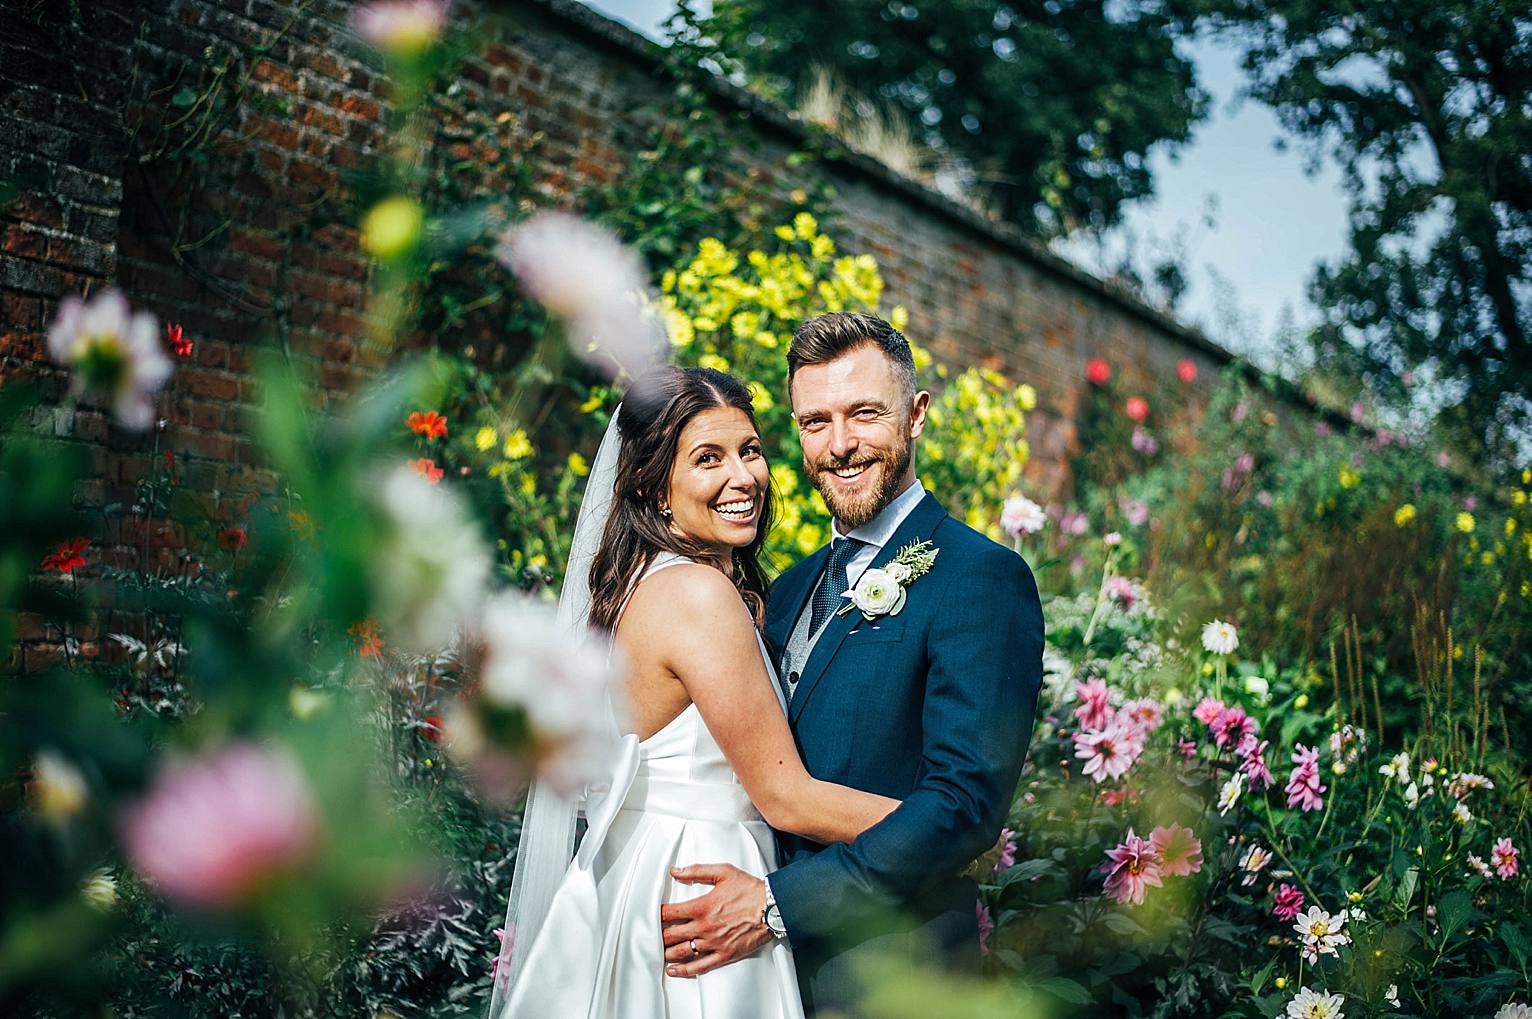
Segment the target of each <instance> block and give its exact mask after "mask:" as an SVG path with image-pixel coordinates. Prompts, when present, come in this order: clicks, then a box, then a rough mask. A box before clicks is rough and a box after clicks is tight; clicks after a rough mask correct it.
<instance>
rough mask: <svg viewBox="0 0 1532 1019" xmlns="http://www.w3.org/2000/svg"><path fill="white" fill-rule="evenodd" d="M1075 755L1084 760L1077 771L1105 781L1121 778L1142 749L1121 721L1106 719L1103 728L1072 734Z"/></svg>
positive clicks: (1142, 746) (1130, 730)
mask: <svg viewBox="0 0 1532 1019" xmlns="http://www.w3.org/2000/svg"><path fill="white" fill-rule="evenodd" d="M1074 743H1075V756H1076V757H1078V758H1080V759H1081V760H1083V761H1085V767H1084V768H1082V769H1081V774H1083V775H1088V776H1090V777H1091V778H1094V779H1095V780H1096V781H1097V782H1106V781H1109V780H1112V779H1118V778H1121V777H1122V776H1123V775H1125V774H1127V772H1128V769H1129V768H1131V767H1133V763H1134V762H1135V761H1137V760H1138V755H1139V754H1141V753H1143V752H1144V744H1143V742H1142V740H1141V738H1140V736H1139V734H1138V733H1137V732H1135V731H1134V730H1133V729H1131V728H1129V727H1128V726H1126V725H1124V724H1123V723H1121V722H1110V723H1108V724H1107V726H1106V728H1104V729H1097V730H1088V731H1086V732H1077V733H1075V734H1074Z"/></svg>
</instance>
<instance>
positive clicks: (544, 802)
mask: <svg viewBox="0 0 1532 1019" xmlns="http://www.w3.org/2000/svg"><path fill="white" fill-rule="evenodd" d="M621 414H622V408H621V407H618V408H617V411H616V412H615V413H613V415H612V420H611V422H610V423H609V424H608V425H607V427H606V434H605V435H604V436H602V439H601V448H600V449H599V450H598V451H597V453H596V461H595V463H594V464H592V465H591V470H590V480H589V481H587V482H586V485H585V498H584V500H583V501H582V502H581V503H580V513H579V516H578V517H577V518H576V519H575V532H574V538H573V540H572V541H571V543H570V547H569V564H568V567H567V568H566V569H565V571H564V586H563V589H562V590H561V592H560V593H559V607H558V625H559V627H560V629H561V630H563V631H565V632H568V633H570V634H571V635H572V636H571V641H574V640H577V639H578V637H576V636H573V635H575V634H578V633H579V632H580V631H582V630H583V628H584V627H585V626H586V625H587V622H588V620H589V618H590V567H591V563H592V562H593V561H594V560H595V558H596V550H597V548H598V547H599V546H600V544H601V535H602V532H603V531H604V530H605V528H606V518H607V516H608V515H609V514H610V513H611V510H612V499H613V496H614V491H615V488H616V482H617V453H618V450H619V448H620V447H621V445H622V436H621V434H620V432H619V430H618V424H617V422H618V418H619V416H620V415H621ZM610 708H611V706H610V704H608V705H607V709H608V714H609V715H610V713H611V711H610ZM611 734H612V739H613V741H614V742H615V741H617V740H618V738H619V736H618V732H617V727H616V724H615V720H614V723H613V726H612V733H611ZM582 800H583V798H582V797H570V796H564V795H562V794H560V793H559V792H558V790H556V789H555V788H554V787H553V786H551V785H550V784H548V783H547V782H544V781H542V780H541V779H536V780H534V781H533V782H532V787H531V789H530V790H529V791H528V793H527V805H526V810H525V811H524V812H523V814H522V821H521V839H520V842H519V844H518V847H517V851H516V868H515V870H514V871H513V872H512V874H511V895H510V902H509V904H508V906H507V907H506V913H505V937H504V940H503V942H502V943H501V946H500V957H499V961H498V962H497V963H496V965H495V979H494V990H493V992H492V993H491V995H490V1005H489V1019H496V1017H498V1016H499V1015H500V1014H501V1012H502V1011H503V1010H504V1008H505V1005H506V1001H507V1000H508V998H509V997H510V988H511V987H512V986H514V984H515V982H516V979H517V977H519V976H520V975H521V969H522V967H523V966H525V965H526V960H527V950H528V949H529V948H530V947H531V945H532V940H533V938H534V937H536V935H537V932H538V931H539V930H541V929H542V925H543V921H544V920H545V919H547V916H548V910H549V908H550V907H551V905H552V904H553V896H554V893H555V892H557V891H558V888H559V882H560V881H561V880H562V879H563V877H564V871H565V870H566V869H567V868H568V866H569V860H570V857H572V856H573V855H574V843H575V827H576V822H577V821H578V818H579V813H580V807H581V804H582Z"/></svg>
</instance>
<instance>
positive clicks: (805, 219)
mask: <svg viewBox="0 0 1532 1019" xmlns="http://www.w3.org/2000/svg"><path fill="white" fill-rule="evenodd" d="M818 231H819V220H817V219H815V218H814V217H813V216H812V215H810V214H809V213H807V212H800V213H798V215H796V216H794V217H793V233H794V234H795V235H796V236H798V237H800V238H802V239H803V240H809V239H810V238H811V237H813V236H814V234H815V233H817V232H818Z"/></svg>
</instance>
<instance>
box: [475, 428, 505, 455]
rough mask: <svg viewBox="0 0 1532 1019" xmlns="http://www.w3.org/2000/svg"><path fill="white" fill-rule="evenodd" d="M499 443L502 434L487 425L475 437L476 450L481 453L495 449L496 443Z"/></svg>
mask: <svg viewBox="0 0 1532 1019" xmlns="http://www.w3.org/2000/svg"><path fill="white" fill-rule="evenodd" d="M499 441H500V433H499V432H497V431H495V430H494V429H493V428H491V427H489V425H485V426H484V427H483V428H480V429H479V430H478V431H477V432H475V433H474V436H473V444H474V448H476V449H477V450H478V451H479V452H480V453H483V452H484V451H485V450H488V449H491V448H493V447H494V445H495V443H497V442H499Z"/></svg>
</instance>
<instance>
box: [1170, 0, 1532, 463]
mask: <svg viewBox="0 0 1532 1019" xmlns="http://www.w3.org/2000/svg"><path fill="white" fill-rule="evenodd" d="M1171 7H1172V9H1174V10H1177V11H1179V12H1181V13H1183V14H1184V15H1185V16H1186V17H1187V19H1188V20H1189V21H1192V22H1195V23H1196V24H1199V25H1206V26H1210V27H1212V28H1214V29H1217V30H1219V31H1222V32H1224V33H1226V34H1227V35H1228V36H1229V37H1230V38H1231V39H1233V40H1234V41H1236V42H1237V43H1238V44H1239V45H1240V46H1241V47H1242V48H1243V49H1244V51H1245V52H1244V68H1245V71H1246V73H1247V74H1248V76H1249V80H1250V91H1251V93H1252V94H1253V95H1254V96H1255V97H1256V98H1257V99H1260V100H1261V101H1263V102H1265V103H1267V104H1269V105H1270V106H1271V107H1272V108H1273V109H1274V110H1275V111H1276V113H1277V115H1278V117H1279V118H1280V119H1281V121H1282V123H1283V126H1284V127H1286V128H1287V129H1288V130H1289V131H1292V132H1294V133H1295V134H1297V135H1298V136H1299V137H1300V138H1302V139H1303V140H1304V141H1305V142H1307V143H1308V144H1310V145H1312V146H1313V148H1314V152H1315V153H1316V157H1315V158H1316V159H1317V158H1320V154H1323V155H1333V156H1334V157H1335V158H1337V159H1338V160H1339V161H1340V163H1341V165H1342V167H1343V168H1344V170H1345V176H1346V184H1347V189H1348V190H1349V192H1350V194H1351V237H1350V247H1351V250H1350V251H1349V252H1348V253H1347V255H1346V256H1345V257H1344V258H1343V259H1342V260H1341V261H1340V262H1338V263H1336V264H1331V265H1326V266H1323V267H1322V268H1321V269H1320V271H1319V273H1318V275H1317V276H1316V278H1315V281H1314V285H1313V296H1314V299H1315V301H1316V303H1317V304H1318V305H1319V307H1320V309H1321V311H1322V313H1323V315H1324V319H1323V322H1322V324H1321V326H1320V328H1319V329H1318V331H1317V332H1316V333H1315V334H1314V336H1313V342H1314V344H1315V347H1316V352H1317V353H1318V355H1319V364H1318V374H1320V375H1324V374H1325V373H1331V374H1333V373H1335V372H1337V371H1339V370H1344V371H1345V372H1346V374H1347V375H1350V376H1352V377H1357V376H1359V377H1360V378H1361V380H1363V381H1364V382H1365V384H1366V385H1367V387H1368V388H1369V389H1370V390H1371V391H1373V392H1375V393H1377V394H1379V395H1380V396H1382V397H1384V398H1387V399H1390V400H1393V401H1395V402H1416V403H1420V404H1422V406H1419V407H1417V409H1418V410H1423V411H1426V412H1428V413H1430V414H1432V415H1433V416H1440V418H1441V419H1442V423H1443V425H1444V426H1445V427H1446V428H1447V429H1448V430H1449V432H1450V433H1451V434H1455V435H1458V436H1462V437H1465V438H1478V439H1483V440H1488V442H1489V451H1490V452H1491V457H1494V456H1497V455H1499V454H1500V453H1502V452H1504V451H1505V450H1506V448H1507V445H1508V442H1509V441H1510V440H1512V439H1514V436H1515V434H1516V433H1517V430H1518V429H1520V428H1524V427H1525V422H1526V420H1527V412H1528V405H1527V402H1526V379H1527V378H1528V376H1529V375H1532V337H1529V328H1532V326H1529V321H1532V318H1529V310H1528V305H1527V286H1528V283H1529V280H1532V277H1529V275H1528V273H1529V270H1528V266H1529V265H1532V247H1529V243H1532V242H1529V237H1532V230H1529V227H1532V172H1529V168H1528V166H1527V164H1526V161H1525V160H1524V159H1523V158H1522V155H1523V154H1524V153H1525V152H1526V151H1527V150H1528V147H1529V145H1532V128H1529V127H1528V122H1527V118H1526V116H1525V114H1524V110H1525V107H1526V103H1527V99H1528V95H1529V90H1532V54H1529V51H1528V48H1527V44H1526V37H1527V32H1528V30H1529V28H1532V19H1529V15H1528V12H1527V10H1526V8H1525V6H1524V5H1519V4H1500V3H1491V4H1484V3H1474V2H1472V0H1461V2H1453V3H1433V2H1428V0H1404V2H1396V0H1372V2H1362V3H1355V4H1345V5H1337V4H1334V3H1328V2H1325V0H1256V2H1249V0H1177V2H1176V3H1174V4H1172V5H1171ZM1407 372H1413V373H1414V374H1415V375H1417V376H1418V377H1419V378H1420V379H1421V380H1422V381H1431V382H1442V381H1450V382H1451V383H1452V384H1453V385H1452V387H1449V389H1456V388H1458V387H1461V388H1462V389H1463V391H1464V392H1465V398H1464V399H1462V400H1457V399H1450V398H1449V399H1448V400H1443V397H1442V395H1441V394H1443V393H1445V392H1447V391H1449V389H1443V388H1436V389H1433V390H1432V392H1433V393H1435V394H1436V395H1434V396H1428V397H1424V398H1422V397H1417V396H1413V395H1412V394H1410V393H1408V392H1407V391H1406V387H1407V382H1406V373H1407ZM1425 400H1430V401H1431V403H1430V404H1429V405H1425V404H1424V401H1425ZM1465 448H1473V447H1472V444H1471V443H1465Z"/></svg>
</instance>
